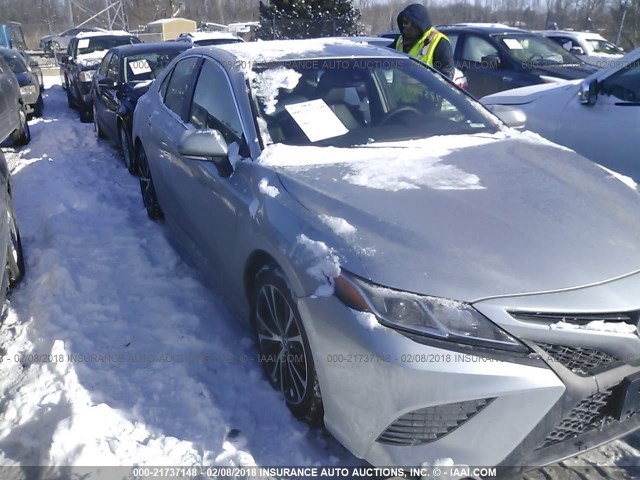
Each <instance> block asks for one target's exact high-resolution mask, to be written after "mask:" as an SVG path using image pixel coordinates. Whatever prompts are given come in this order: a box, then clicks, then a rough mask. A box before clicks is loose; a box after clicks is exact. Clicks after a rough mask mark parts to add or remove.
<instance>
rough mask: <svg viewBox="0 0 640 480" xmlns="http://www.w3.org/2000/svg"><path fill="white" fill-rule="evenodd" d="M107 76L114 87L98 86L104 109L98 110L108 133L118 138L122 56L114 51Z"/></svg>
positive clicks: (108, 65) (113, 137) (108, 64)
mask: <svg viewBox="0 0 640 480" xmlns="http://www.w3.org/2000/svg"><path fill="white" fill-rule="evenodd" d="M105 78H108V79H109V80H112V81H113V83H114V86H113V87H109V88H107V87H102V88H98V95H97V96H99V97H100V102H101V104H102V110H101V111H100V112H98V115H100V117H101V123H100V124H101V125H102V127H103V128H104V129H106V130H107V133H108V134H109V136H110V137H111V138H112V139H116V138H117V132H116V124H117V121H116V117H117V113H118V109H119V108H120V99H119V98H118V88H119V84H118V80H119V78H120V56H119V55H118V54H117V53H116V52H114V53H113V55H112V56H111V58H110V59H109V63H107V71H106V75H105Z"/></svg>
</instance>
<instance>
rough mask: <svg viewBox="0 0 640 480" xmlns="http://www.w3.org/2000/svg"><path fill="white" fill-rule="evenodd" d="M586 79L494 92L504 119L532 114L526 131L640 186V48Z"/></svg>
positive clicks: (492, 100) (493, 106)
mask: <svg viewBox="0 0 640 480" xmlns="http://www.w3.org/2000/svg"><path fill="white" fill-rule="evenodd" d="M619 64H620V65H619V66H618V67H615V68H609V69H605V70H600V71H598V72H596V73H594V74H593V75H591V76H589V77H587V78H586V79H585V80H583V81H580V80H573V81H568V82H565V83H560V84H544V85H536V86H532V87H525V88H517V89H514V90H507V91H504V92H499V93H494V94H493V95H488V96H486V97H484V98H482V99H481V102H482V103H483V104H485V105H486V106H487V107H488V108H489V109H490V110H492V111H494V113H496V114H497V115H498V116H503V115H505V114H507V115H510V116H513V112H514V111H521V112H524V114H525V115H526V120H525V128H526V129H527V130H531V131H533V132H536V133H538V134H540V135H542V136H543V137H546V138H547V139H549V140H551V141H553V142H556V143H559V144H561V145H564V146H566V147H569V148H571V149H573V150H575V151H576V152H578V153H580V154H582V155H583V156H585V157H587V158H589V159H590V160H593V161H595V162H597V163H599V164H601V165H603V166H605V167H608V168H610V169H612V170H615V171H617V172H620V173H622V174H624V175H627V176H630V177H632V178H633V179H634V180H635V181H636V182H640V161H639V158H638V151H639V148H638V147H639V146H640V143H638V139H640V48H638V49H636V50H634V51H632V52H630V53H628V54H627V55H625V56H624V57H622V58H621V59H620V60H619Z"/></svg>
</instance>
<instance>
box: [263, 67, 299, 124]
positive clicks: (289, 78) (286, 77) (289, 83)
mask: <svg viewBox="0 0 640 480" xmlns="http://www.w3.org/2000/svg"><path fill="white" fill-rule="evenodd" d="M301 76H302V75H301V74H300V73H298V72H296V71H295V70H292V69H290V68H284V67H280V68H270V69H268V70H265V71H264V72H261V73H258V74H256V75H251V87H252V89H253V90H254V91H255V94H256V96H257V97H258V98H259V99H260V101H261V102H262V104H263V105H264V113H266V114H267V115H271V114H272V113H274V112H275V111H276V103H277V102H278V93H279V89H281V88H282V89H286V90H293V89H294V88H295V87H296V85H298V81H299V80H300V77H301Z"/></svg>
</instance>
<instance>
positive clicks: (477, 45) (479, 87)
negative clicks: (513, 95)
mask: <svg viewBox="0 0 640 480" xmlns="http://www.w3.org/2000/svg"><path fill="white" fill-rule="evenodd" d="M462 42H463V43H462V45H461V46H460V47H459V48H458V51H459V52H460V60H459V61H457V62H456V64H457V65H456V66H457V67H458V68H459V69H460V70H462V72H463V73H464V74H465V76H466V77H467V81H468V82H469V87H468V90H469V92H470V93H471V94H472V95H474V96H475V97H476V98H480V97H484V96H485V95H490V94H492V93H495V92H499V91H502V90H507V89H509V88H511V86H510V85H509V84H510V82H511V81H512V79H511V77H510V76H509V72H508V71H506V70H505V69H504V68H501V67H502V66H504V59H503V58H502V57H501V55H500V52H499V51H498V48H497V47H496V46H495V45H494V44H493V43H492V42H491V41H489V39H487V38H485V37H481V36H480V35H477V34H474V33H466V34H465V35H464V37H463V38H462ZM496 58H498V59H500V64H499V65H497V64H496V63H494V62H493V61H492V60H491V59H496Z"/></svg>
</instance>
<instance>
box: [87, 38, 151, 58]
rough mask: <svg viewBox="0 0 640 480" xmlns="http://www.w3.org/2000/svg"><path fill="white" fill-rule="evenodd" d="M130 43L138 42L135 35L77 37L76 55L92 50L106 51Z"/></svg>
mask: <svg viewBox="0 0 640 480" xmlns="http://www.w3.org/2000/svg"><path fill="white" fill-rule="evenodd" d="M132 43H138V42H137V41H136V39H135V37H128V36H125V35H122V36H113V37H89V38H79V39H78V49H77V54H78V55H86V54H88V53H93V52H102V51H104V52H106V51H107V50H109V49H110V48H113V47H118V46H120V45H129V44H132Z"/></svg>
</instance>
